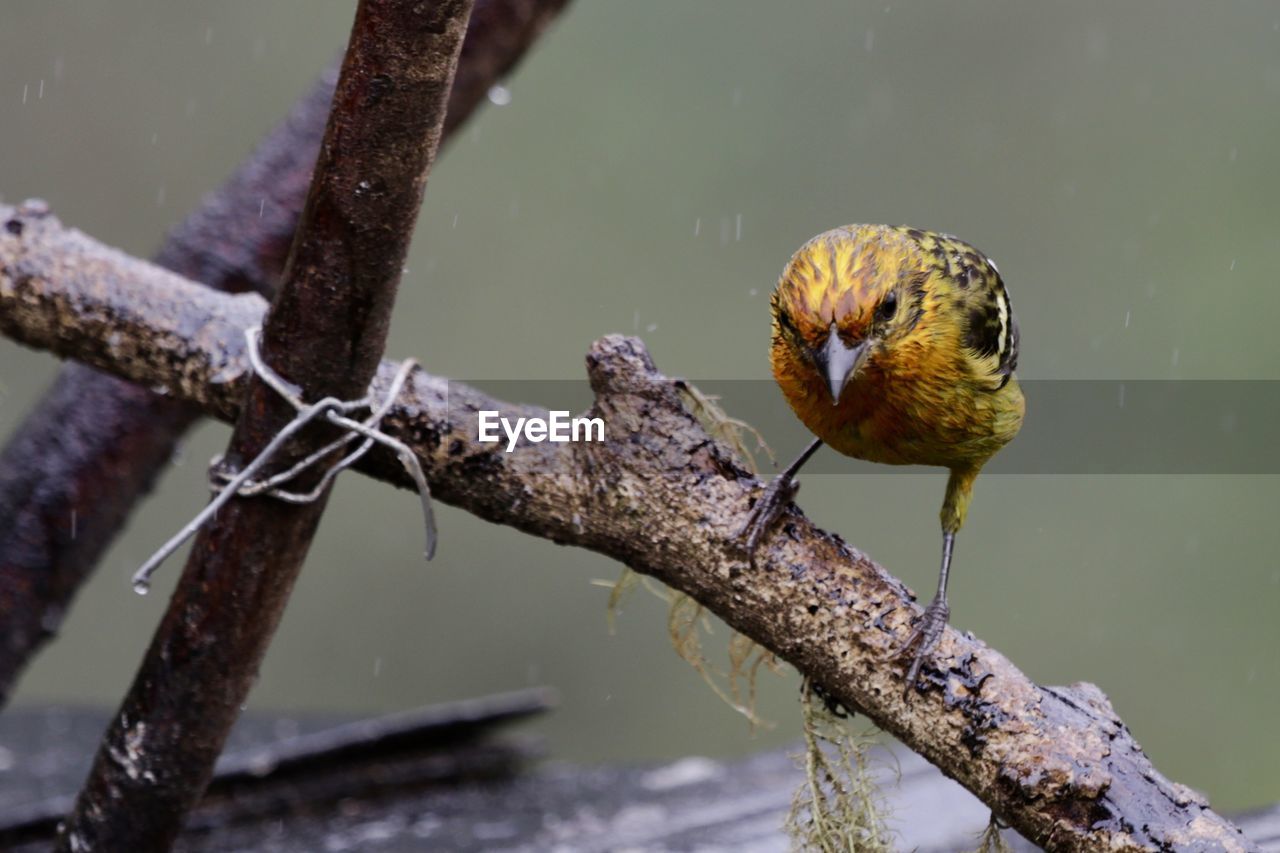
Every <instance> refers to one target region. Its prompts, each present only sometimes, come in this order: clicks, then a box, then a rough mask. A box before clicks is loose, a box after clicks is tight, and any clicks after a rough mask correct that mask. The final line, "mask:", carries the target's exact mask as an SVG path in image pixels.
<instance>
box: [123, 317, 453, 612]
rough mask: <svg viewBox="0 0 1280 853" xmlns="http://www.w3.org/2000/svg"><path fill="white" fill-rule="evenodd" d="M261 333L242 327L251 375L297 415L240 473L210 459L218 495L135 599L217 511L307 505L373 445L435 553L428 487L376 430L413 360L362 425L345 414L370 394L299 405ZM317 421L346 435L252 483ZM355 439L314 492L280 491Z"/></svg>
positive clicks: (168, 548)
mask: <svg viewBox="0 0 1280 853" xmlns="http://www.w3.org/2000/svg"><path fill="white" fill-rule="evenodd" d="M261 332H262V328H261V327H260V326H253V327H251V328H249V329H246V330H245V333H244V335H245V340H246V341H247V342H248V348H247V352H248V355H249V363H250V365H252V367H253V372H254V373H255V374H256V375H257V376H258V378H259V379H261V380H262V381H263V382H264V383H266V384H267V386H268V387H270V388H271V389H272V390H273V391H275V392H276V393H277V394H278V395H280V397H281V398H282V399H284V400H285V401H287V402H288V403H289V405H291V406H293V408H294V410H295V411H296V412H297V413H298V414H297V415H296V416H295V417H294V419H293V420H292V421H290V422H289V423H287V424H286V425H285V426H284V428H283V429H281V430H280V432H278V433H276V435H275V436H274V437H273V438H272V439H271V441H270V442H268V443H267V446H266V447H264V448H263V449H262V452H261V453H259V454H258V455H257V456H256V457H254V459H253V461H251V462H250V463H249V464H248V465H246V466H244V468H242V469H240V471H238V472H234V473H233V472H231V471H226V470H223V468H222V457H221V456H220V455H219V456H215V457H214V458H213V460H212V462H211V463H210V472H209V476H210V480H211V481H212V482H211V483H210V486H211V487H212V488H213V489H214V490H215V491H217V494H216V495H215V496H214V498H213V500H211V501H210V502H209V504H208V505H207V506H206V507H205V508H204V509H203V510H201V511H200V513H199V514H197V515H196V517H195V518H193V519H191V521H189V522H187V524H186V525H184V526H183V528H182V529H181V530H179V531H178V532H177V533H175V534H174V535H173V536H172V537H171V538H170V539H169V541H168V542H165V543H164V545H162V546H160V549H159V550H158V551H156V552H155V553H154V554H153V555H151V557H150V559H148V560H147V561H146V562H145V563H143V564H142V568H140V569H138V571H137V572H135V573H134V575H133V589H134V591H135V592H137V593H138V594H139V595H146V593H147V591H148V590H149V589H150V588H151V575H152V574H153V573H154V572H155V571H156V569H158V568H159V567H160V564H161V563H163V562H164V561H165V560H166V559H167V558H168V557H169V555H171V554H172V553H173V552H174V551H176V550H178V548H179V547H181V546H182V543H184V542H186V541H187V540H188V539H190V538H191V537H192V536H194V535H195V533H196V531H198V530H199V529H200V528H201V527H202V526H203V525H204V524H205V523H206V522H207V521H209V519H211V518H213V517H214V516H215V515H217V513H218V510H220V509H222V507H223V506H225V505H226V504H227V502H228V501H230V500H231V499H232V498H233V497H237V496H238V497H244V498H249V497H259V496H266V497H270V498H275V499H276V500H280V501H284V502H286V503H292V504H305V503H312V502H314V501H316V500H318V499H319V498H320V497H321V495H323V494H324V493H325V490H326V489H327V488H328V487H329V485H330V483H332V482H333V479H334V478H335V477H337V476H338V474H339V473H340V472H341V471H342V470H343V469H345V468H349V467H351V465H353V464H355V462H356V461H357V460H358V459H359V458H360V457H361V456H364V455H365V454H366V453H367V452H369V450H370V449H371V448H372V447H373V445H374V444H382V445H385V446H386V447H389V448H391V449H392V450H394V451H395V453H396V456H397V458H399V460H400V463H401V464H402V465H404V467H405V470H406V471H408V473H409V476H410V477H412V478H413V482H414V485H416V486H417V488H418V496H419V498H420V499H421V502H422V520H423V524H424V526H425V528H426V536H427V542H426V548H425V555H426V558H427V559H428V560H430V559H431V558H432V557H433V556H434V555H435V551H436V522H435V514H434V513H433V512H432V509H431V489H430V487H429V486H428V485H427V478H426V475H425V474H423V472H422V464H421V463H420V462H419V461H418V457H417V456H416V455H414V452H413V451H412V450H411V449H410V448H409V446H408V445H406V444H405V443H404V442H402V441H400V440H399V439H395V438H392V437H391V436H389V435H387V434H386V433H384V432H382V431H381V429H380V428H379V427H380V425H381V422H382V419H383V418H384V417H386V414H387V412H389V411H390V410H391V407H392V405H393V404H394V403H395V401H396V398H397V397H399V396H400V391H401V389H402V388H404V384H405V382H406V381H407V380H408V377H409V373H410V372H411V371H412V370H413V368H414V367H416V366H417V362H416V361H414V360H413V359H406V360H405V361H403V362H401V363H400V369H399V370H397V371H396V375H395V378H394V379H392V381H391V385H390V386H389V387H388V388H387V393H386V396H385V397H384V398H383V400H382V402H381V403H380V404H379V405H378V407H377V408H376V409H372V411H371V412H370V414H369V416H368V417H367V418H365V419H364V420H363V421H358V420H354V419H352V418H351V417H348V416H349V415H351V414H353V413H355V412H358V411H360V410H361V409H369V408H371V407H372V405H373V403H372V398H371V397H370V396H369V395H366V396H364V397H362V398H360V399H359V400H339V399H338V398H336V397H325V398H324V399H323V400H319V401H317V402H315V403H306V402H304V401H303V400H302V398H301V394H300V390H299V389H298V388H296V386H294V385H292V384H290V383H289V382H287V381H285V379H284V378H283V377H282V376H280V375H279V374H278V373H276V372H275V371H274V370H272V369H271V368H270V367H268V366H267V364H266V362H264V361H263V360H262V354H261V352H260V351H259V349H258V337H259V335H260V334H261ZM317 417H324V419H325V420H327V421H328V422H329V423H331V424H333V425H334V426H337V427H339V428H341V429H344V430H346V431H347V432H346V434H345V435H343V436H342V437H341V438H338V439H335V440H334V441H331V442H329V443H328V444H326V445H325V446H324V447H321V448H320V449H319V450H317V451H315V452H314V453H311V454H309V455H308V456H307V457H305V458H304V459H302V460H300V461H298V462H297V463H295V464H294V465H292V466H291V467H289V468H288V469H286V470H284V471H281V472H279V473H278V474H273V475H272V476H270V477H267V478H265V479H262V480H257V479H254V475H256V474H257V473H258V472H259V471H260V470H261V469H262V468H263V467H265V466H266V464H267V463H268V462H269V461H271V458H272V457H273V456H274V455H275V454H276V453H277V452H279V450H280V448H282V447H284V446H285V444H287V443H288V442H289V440H290V439H292V438H293V437H294V435H296V434H297V433H298V432H299V431H300V430H301V429H302V428H303V427H305V426H307V424H309V423H311V422H312V421H313V420H315V419H316V418H317ZM360 438H363V440H361V441H360V443H359V444H358V445H356V447H355V449H353V450H351V451H350V452H349V453H347V454H346V455H345V456H343V457H342V458H341V459H339V460H338V462H337V463H335V464H334V465H333V466H331V467H330V468H329V469H328V470H327V471H325V472H324V476H322V477H321V479H320V482H319V483H318V484H316V486H315V488H313V489H311V490H310V491H306V492H292V491H287V490H285V489H283V488H281V486H283V485H284V484H286V483H288V482H290V481H291V480H293V479H295V478H296V477H298V476H299V475H301V474H302V473H303V472H304V471H307V470H308V469H310V468H312V467H314V466H315V465H317V464H318V463H319V462H320V461H321V460H323V459H325V458H326V457H328V456H329V455H330V454H332V453H334V452H335V451H338V450H340V449H342V448H345V447H347V446H348V445H350V444H351V443H353V442H355V441H356V440H357V439H360Z"/></svg>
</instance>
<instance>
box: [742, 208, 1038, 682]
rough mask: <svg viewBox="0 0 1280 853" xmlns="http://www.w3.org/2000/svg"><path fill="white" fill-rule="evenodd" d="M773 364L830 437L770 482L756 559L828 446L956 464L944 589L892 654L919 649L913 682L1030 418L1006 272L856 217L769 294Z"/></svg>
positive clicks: (967, 250) (749, 534)
mask: <svg viewBox="0 0 1280 853" xmlns="http://www.w3.org/2000/svg"><path fill="white" fill-rule="evenodd" d="M770 305H771V308H772V312H773V345H772V350H771V354H770V361H771V363H772V366H773V376H774V379H776V380H777V382H778V385H779V386H781V388H782V392H783V394H784V395H785V396H786V398H787V402H788V403H790V404H791V408H792V410H794V411H795V413H796V416H797V417H799V418H800V420H801V421H803V422H804V425H805V426H806V427H808V428H809V430H810V431H811V432H813V434H814V435H816V436H817V440H815V441H814V442H813V443H812V444H810V445H809V447H807V448H806V449H805V451H804V452H803V453H802V454H801V455H800V456H799V458H797V459H796V461H795V462H793V463H792V464H791V465H790V466H788V467H787V469H786V470H785V471H783V472H782V473H781V474H780V475H779V476H778V477H776V478H775V479H774V480H773V482H771V483H770V484H769V486H768V487H767V488H766V489H765V492H764V494H763V495H761V497H760V498H759V500H757V501H756V503H755V506H754V508H753V509H752V512H751V515H750V517H749V519H748V521H747V524H746V526H745V527H744V528H743V531H742V536H743V537H744V539H745V542H746V551H747V557H748V561H749V562H752V563H754V559H755V551H756V548H757V546H758V545H759V543H760V541H761V539H762V538H763V536H764V535H765V533H766V532H767V531H768V529H769V527H770V525H771V524H772V522H773V521H774V520H775V519H776V518H777V516H778V514H779V513H780V512H781V510H782V508H783V507H784V506H785V505H786V503H787V502H788V501H790V500H791V498H792V497H793V496H794V494H795V491H796V488H797V486H796V485H795V483H794V477H795V474H796V472H797V471H799V469H800V467H801V466H802V465H803V464H804V463H805V462H806V461H807V460H808V459H809V457H810V456H812V455H813V453H814V452H815V451H816V450H817V449H818V448H819V447H821V446H822V445H823V444H827V445H830V446H831V447H833V448H835V449H836V450H838V451H840V452H841V453H843V454H845V455H847V456H853V457H855V458H857V459H866V460H868V461H871V462H882V463H886V464H889V465H938V466H941V467H944V468H947V469H949V470H950V472H951V473H950V477H949V478H948V480H947V490H946V497H945V498H944V499H943V502H942V513H941V519H942V567H941V570H940V572H939V577H938V591H937V594H936V595H935V596H934V598H933V601H932V602H931V603H930V604H929V606H928V607H927V608H925V611H924V615H923V617H922V618H921V619H920V621H919V622H918V624H917V625H916V626H915V628H914V630H913V631H912V633H911V635H910V636H909V637H908V638H907V640H906V641H905V642H904V643H903V644H902V645H901V646H900V647H899V648H898V649H896V650H895V651H894V652H893V653H892V655H891V658H898V657H904V656H906V655H907V654H908V653H909V652H910V650H911V649H912V648H914V649H915V650H916V653H915V656H914V657H913V658H912V662H911V667H910V669H909V671H908V673H907V679H906V685H907V690H908V691H909V690H910V689H911V686H912V685H914V684H915V683H916V678H917V676H918V675H919V673H920V667H921V666H922V664H923V663H924V662H925V661H926V660H927V659H928V657H929V655H930V654H931V652H932V651H933V649H934V647H935V646H936V645H937V642H938V639H939V638H940V637H941V636H942V631H943V628H944V627H945V625H946V623H947V618H948V617H949V615H950V608H949V606H948V604H947V578H948V575H949V573H950V569H951V552H952V548H953V546H954V544H955V537H956V533H957V532H958V531H959V530H960V528H961V527H962V526H963V525H964V520H965V515H966V514H967V512H968V509H969V499H970V497H971V495H972V491H973V483H974V480H975V479H976V478H977V476H978V472H979V471H980V470H982V466H983V465H984V464H986V462H987V460H989V459H990V458H991V457H992V456H993V455H994V454H995V453H996V452H997V451H998V450H1000V448H1002V447H1004V445H1006V444H1008V443H1009V441H1010V440H1011V439H1012V438H1013V437H1014V436H1015V435H1016V434H1017V432H1018V429H1019V428H1020V427H1021V426H1022V418H1023V413H1024V411H1025V404H1024V401H1023V396H1022V390H1021V389H1020V388H1019V387H1018V380H1017V379H1016V378H1015V376H1014V368H1015V367H1016V366H1017V361H1018V326H1017V323H1016V322H1015V321H1014V316H1013V309H1012V308H1011V307H1010V305H1009V296H1008V294H1007V292H1006V291H1005V287H1004V283H1003V282H1002V281H1001V279H1000V273H999V271H998V270H997V269H996V266H995V264H993V263H992V262H991V261H990V260H989V259H988V258H987V257H986V256H985V255H983V254H982V252H980V251H978V250H977V249H975V248H974V247H972V246H970V245H969V244H968V243H965V242H962V241H961V240H958V239H956V238H954V237H950V236H947V235H943V234H935V233H932V232H929V231H921V230H919V229H916V228H906V227H899V228H895V227H889V226H884V225H850V226H846V227H844V228H837V229H834V230H832V231H828V232H826V233H824V234H819V235H818V236H817V237H814V238H813V239H812V240H810V241H809V242H808V243H806V244H804V245H803V246H802V247H800V250H799V251H797V252H796V253H795V255H793V256H792V258H791V261H790V263H789V264H787V268H786V269H785V270H784V271H783V273H782V277H781V279H780V280H779V281H778V286H777V287H776V288H775V289H774V292H773V297H772V299H771V301H770Z"/></svg>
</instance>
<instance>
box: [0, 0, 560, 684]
mask: <svg viewBox="0 0 1280 853" xmlns="http://www.w3.org/2000/svg"><path fill="white" fill-rule="evenodd" d="M566 2H567V0H477V2H476V5H475V10H474V12H473V14H472V17H471V23H470V25H469V27H468V29H467V38H466V41H465V42H464V43H463V48H462V56H461V58H460V59H459V66H458V72H457V74H456V75H455V77H454V84H453V90H452V92H451V93H450V96H449V109H448V112H447V114H446V116H445V126H444V132H445V137H446V139H447V138H448V137H449V136H450V134H451V133H452V131H453V130H455V129H456V128H458V127H459V126H460V125H461V124H462V123H463V122H464V121H465V120H466V119H467V118H468V117H469V116H470V115H471V114H472V112H473V111H474V109H475V108H476V106H477V105H479V104H480V103H481V102H482V101H483V99H484V97H485V94H486V92H488V90H489V88H490V87H491V86H493V84H494V83H495V82H497V81H498V80H499V79H501V78H502V77H503V76H504V75H506V74H508V73H509V72H510V71H511V70H512V69H513V68H514V67H515V65H516V64H517V62H518V61H519V60H520V59H521V58H522V57H523V56H524V54H525V51H527V50H528V49H529V47H530V46H531V45H532V44H533V42H534V41H535V40H536V38H537V37H538V35H539V34H540V33H541V32H542V31H543V30H544V29H545V28H546V26H547V25H548V24H549V23H550V22H551V20H552V19H553V18H554V17H555V16H556V14H557V13H558V12H559V11H560V10H561V9H562V8H563V7H564V5H565V4H566ZM337 70H338V66H337V64H336V63H335V64H334V66H333V67H332V68H330V69H329V70H328V71H326V72H325V73H324V74H322V75H321V76H320V78H319V80H317V82H316V84H315V85H314V86H313V87H312V89H311V91H309V92H308V93H307V94H305V95H304V96H303V97H302V98H301V99H300V100H299V101H298V103H297V104H296V105H295V106H294V107H293V109H292V110H291V112H290V114H289V116H288V118H287V119H286V120H285V121H284V122H283V123H282V124H281V125H280V127H278V128H277V129H276V130H275V131H273V132H272V133H271V134H270V135H269V136H268V137H267V138H266V139H265V140H263V142H262V144H261V145H259V146H258V148H257V149H256V150H255V151H254V152H253V154H251V155H250V156H249V158H248V159H246V161H245V162H244V163H243V164H242V165H241V166H240V167H239V168H238V169H237V170H236V172H235V173H234V174H232V175H231V176H230V177H229V178H228V179H227V182H226V183H225V184H224V185H223V186H222V187H221V188H219V189H218V190H217V191H216V192H213V193H210V194H209V195H208V196H206V197H205V199H204V200H203V202H202V203H201V205H200V207H199V208H197V209H196V210H195V211H194V212H192V214H191V215H190V216H189V217H188V218H187V219H186V221H185V222H183V223H182V224H181V225H179V226H178V227H177V228H175V229H174V230H173V231H172V232H171V233H170V234H169V235H168V237H167V239H166V240H165V243H164V245H163V246H162V247H161V249H160V251H159V253H158V254H157V255H156V262H157V263H158V264H160V265H161V266H164V267H167V268H168V269H170V270H173V271H174V272H177V273H179V274H181V275H183V276H185V277H186V278H189V279H194V280H196V281H200V282H203V283H205V284H207V285H209V286H210V287H214V288H217V289H219V290H226V291H231V292H239V291H245V290H256V291H258V292H259V293H263V294H267V295H270V294H272V293H274V292H275V287H276V283H277V280H278V278H279V276H280V273H281V271H282V270H283V268H284V261H285V256H286V255H287V253H288V251H289V246H290V244H291V242H292V241H293V234H294V230H295V229H296V227H297V224H298V216H299V213H300V212H301V210H302V203H303V200H304V198H305V197H306V192H307V187H308V185H309V183H310V179H311V168H312V165H313V164H314V163H315V159H316V152H317V151H318V150H319V147H320V137H321V136H322V134H323V133H324V127H325V121H326V118H327V116H328V112H329V104H330V103H331V102H332V100H333V90H334V84H335V83H336V81H337V76H338V74H337ZM197 416H198V413H197V411H196V410H195V409H193V408H192V407H190V406H188V405H186V404H184V403H182V402H181V401H180V400H174V399H170V398H166V397H162V396H160V395H158V394H153V393H152V392H151V391H150V390H148V389H147V388H145V387H140V386H137V385H134V384H132V383H129V382H125V381H123V380H120V379H117V378H116V377H114V376H110V375H107V374H103V373H100V372H99V371H97V370H94V369H92V368H89V367H86V366H84V365H82V364H77V363H71V364H67V365H65V366H64V367H63V368H62V370H61V371H59V373H58V377H57V380H56V381H55V382H54V385H53V387H52V388H50V390H49V391H48V392H46V394H45V396H44V398H43V400H42V401H41V403H40V404H39V405H38V406H37V407H36V408H35V409H34V410H33V411H32V412H31V413H30V414H29V415H28V416H27V418H26V419H25V420H24V421H23V423H22V424H21V425H20V426H19V427H18V429H17V430H16V431H15V432H14V434H13V436H12V437H11V439H10V441H9V443H8V444H7V445H6V447H5V449H4V451H3V453H0V518H4V519H5V520H6V523H5V525H3V526H0V705H2V704H3V703H4V701H5V700H6V699H7V698H8V694H9V692H10V690H11V689H12V687H13V684H14V682H15V680H16V679H17V677H18V675H19V674H20V673H21V671H22V669H23V667H24V666H25V665H26V663H27V661H28V660H29V659H30V657H31V655H32V654H34V652H35V651H36V650H37V649H38V648H39V647H40V646H41V645H43V643H44V642H46V641H47V640H48V639H49V638H50V637H52V636H53V634H54V633H55V632H56V630H57V626H58V624H59V623H60V622H61V620H62V617H63V614H64V613H65V612H66V610H67V608H68V607H69V606H70V603H71V599H72V598H73V596H74V595H75V592H76V590H77V589H79V587H80V584H81V583H83V582H84V580H85V579H86V578H87V577H88V575H89V572H90V571H91V570H92V568H93V567H94V566H95V565H97V562H98V559H99V558H100V557H101V555H102V553H103V552H104V551H105V550H106V548H107V546H108V545H109V544H110V543H111V541H112V539H113V538H114V536H115V534H116V532H117V531H118V530H119V529H120V527H121V526H122V525H123V524H124V521H125V519H126V518H127V517H128V514H129V512H130V510H132V508H133V506H134V504H135V503H136V502H137V501H138V499H139V498H141V497H142V495H144V494H146V493H147V492H148V491H150V488H151V484H152V482H153V481H154V480H155V478H156V476H157V475H158V473H159V472H160V471H161V470H162V469H163V467H164V466H165V464H167V462H168V461H169V459H170V458H171V457H172V455H173V451H174V448H175V446H176V444H177V441H178V439H179V438H180V437H181V435H182V434H183V433H184V432H186V430H187V429H188V427H189V426H190V425H191V423H192V422H193V420H194V419H195V418H196V417H197ZM107 494H110V500H106V499H104V496H105V495H107Z"/></svg>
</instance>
